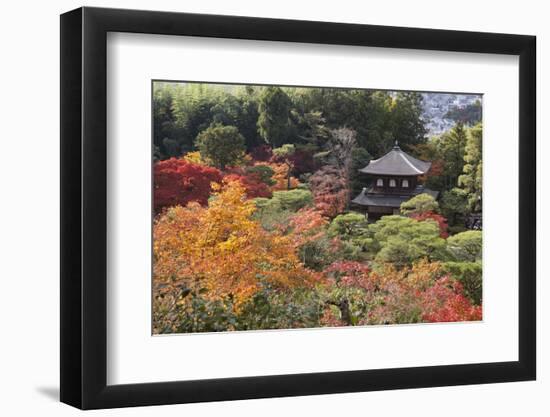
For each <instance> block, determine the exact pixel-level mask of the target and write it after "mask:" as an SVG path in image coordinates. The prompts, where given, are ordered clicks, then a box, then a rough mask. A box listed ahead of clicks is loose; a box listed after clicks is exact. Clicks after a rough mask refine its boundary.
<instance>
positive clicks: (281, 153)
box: [273, 143, 296, 190]
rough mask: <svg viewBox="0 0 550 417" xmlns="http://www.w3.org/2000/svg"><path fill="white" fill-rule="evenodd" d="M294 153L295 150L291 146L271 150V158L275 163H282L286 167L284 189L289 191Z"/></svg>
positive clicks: (285, 145)
mask: <svg viewBox="0 0 550 417" xmlns="http://www.w3.org/2000/svg"><path fill="white" fill-rule="evenodd" d="M295 152H296V148H295V146H294V145H292V144H289V143H287V144H284V145H282V146H281V147H279V148H273V156H274V157H275V161H276V162H282V163H284V164H285V165H286V167H287V177H286V189H287V190H290V178H291V176H292V170H293V169H294V160H293V159H292V157H293V155H294V154H295Z"/></svg>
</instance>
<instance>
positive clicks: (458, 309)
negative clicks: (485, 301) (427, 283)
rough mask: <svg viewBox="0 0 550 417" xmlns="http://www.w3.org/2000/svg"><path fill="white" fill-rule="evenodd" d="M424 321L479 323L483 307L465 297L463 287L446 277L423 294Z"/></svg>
mask: <svg viewBox="0 0 550 417" xmlns="http://www.w3.org/2000/svg"><path fill="white" fill-rule="evenodd" d="M422 311H423V314H422V320H424V321H429V322H454V321H479V320H481V319H482V308H481V306H475V305H472V303H470V301H469V300H468V299H467V298H466V297H465V296H464V295H463V292H462V285H461V284H460V283H459V282H457V281H451V280H450V279H449V278H447V277H444V278H441V279H439V280H438V281H437V282H436V283H435V285H434V286H433V287H431V288H428V289H427V290H426V291H425V292H424V293H423V294H422Z"/></svg>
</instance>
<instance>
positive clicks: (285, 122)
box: [258, 86, 292, 147]
mask: <svg viewBox="0 0 550 417" xmlns="http://www.w3.org/2000/svg"><path fill="white" fill-rule="evenodd" d="M291 105H292V102H291V101H290V98H289V97H288V95H287V94H286V93H285V92H284V91H283V90H282V89H281V88H280V87H273V86H272V87H265V88H264V89H263V90H262V93H261V94H260V101H259V116H258V133H259V134H260V136H261V137H262V138H263V139H264V140H265V141H266V142H267V143H270V144H271V145H272V146H273V147H279V146H281V145H282V144H284V143H287V142H288V141H289V136H290V135H291V122H290V110H291Z"/></svg>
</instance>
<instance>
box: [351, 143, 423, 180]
mask: <svg viewBox="0 0 550 417" xmlns="http://www.w3.org/2000/svg"><path fill="white" fill-rule="evenodd" d="M431 166H432V163H431V162H425V161H421V160H420V159H416V158H414V157H412V156H410V155H409V154H407V153H405V152H403V151H402V150H401V148H400V147H399V145H398V144H397V142H396V143H395V146H394V147H393V149H392V150H391V151H390V152H388V153H387V154H386V155H384V156H383V157H381V158H378V159H373V160H372V161H370V162H369V163H368V165H367V166H366V167H365V168H362V169H360V170H359V172H363V173H365V174H372V175H415V176H416V175H423V174H425V173H426V172H428V171H429V169H430V167H431Z"/></svg>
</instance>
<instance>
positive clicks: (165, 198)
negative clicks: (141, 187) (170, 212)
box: [153, 158, 222, 213]
mask: <svg viewBox="0 0 550 417" xmlns="http://www.w3.org/2000/svg"><path fill="white" fill-rule="evenodd" d="M153 175H154V180H153V184H154V190H153V194H154V208H155V212H156V213H160V212H161V211H162V209H164V208H166V207H172V206H177V205H180V206H185V205H187V204H188V203H190V202H197V203H199V204H201V205H206V204H207V202H208V198H209V197H210V193H211V191H212V189H211V184H212V183H220V182H221V180H222V173H221V172H220V171H218V170H217V169H216V168H211V167H208V166H205V165H201V164H196V163H192V162H188V161H186V160H184V159H176V158H171V159H167V160H164V161H160V162H157V163H155V165H154V168H153Z"/></svg>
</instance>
